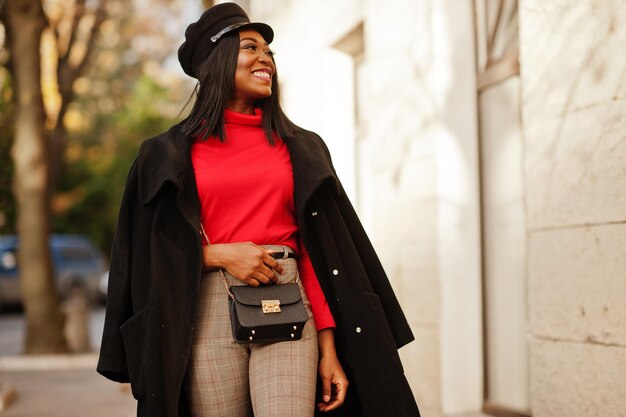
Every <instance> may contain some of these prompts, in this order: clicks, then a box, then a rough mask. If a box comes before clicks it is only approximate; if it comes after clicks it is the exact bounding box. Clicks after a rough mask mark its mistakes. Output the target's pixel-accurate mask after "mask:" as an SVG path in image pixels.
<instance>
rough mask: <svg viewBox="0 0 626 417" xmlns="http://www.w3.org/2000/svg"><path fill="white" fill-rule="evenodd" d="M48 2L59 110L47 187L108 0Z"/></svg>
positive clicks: (58, 160) (53, 175)
mask: <svg viewBox="0 0 626 417" xmlns="http://www.w3.org/2000/svg"><path fill="white" fill-rule="evenodd" d="M72 3H73V4H71V5H69V7H68V2H67V1H48V2H47V6H48V7H47V9H48V14H47V16H48V23H49V28H50V33H52V34H53V37H54V44H55V45H56V57H57V59H56V83H57V88H58V99H59V103H58V110H57V113H56V120H55V121H54V128H53V129H52V133H51V135H50V150H49V152H48V156H49V166H48V170H49V172H50V184H52V186H53V188H54V186H55V185H56V184H57V181H58V178H59V174H60V171H61V169H62V167H63V156H64V154H65V147H66V145H67V140H66V138H67V129H66V126H65V115H66V113H67V109H68V107H69V104H70V103H71V102H72V100H73V99H74V97H75V94H74V82H75V81H76V80H77V79H78V77H80V76H81V74H82V73H83V72H84V70H85V66H86V65H87V62H88V60H89V57H90V54H91V52H92V51H93V49H94V48H93V47H94V43H95V40H96V35H97V34H98V32H99V30H100V26H101V25H102V22H103V21H104V20H105V17H106V15H105V9H106V5H107V0H99V1H97V2H90V4H91V5H92V7H91V9H89V8H88V7H87V5H86V0H74V1H73V2H72Z"/></svg>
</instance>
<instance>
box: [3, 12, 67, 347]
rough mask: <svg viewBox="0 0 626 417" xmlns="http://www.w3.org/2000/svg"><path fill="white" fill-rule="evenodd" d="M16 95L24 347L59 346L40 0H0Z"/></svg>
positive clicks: (60, 334)
mask: <svg viewBox="0 0 626 417" xmlns="http://www.w3.org/2000/svg"><path fill="white" fill-rule="evenodd" d="M0 7H1V9H0V19H1V20H2V22H3V23H4V25H5V28H6V44H7V49H8V51H9V56H10V58H9V62H8V67H9V70H10V72H11V79H12V83H13V91H14V93H15V94H14V99H15V119H14V129H15V139H14V143H13V147H12V157H13V162H14V169H15V173H14V177H13V192H14V194H15V197H16V201H17V204H18V207H19V213H18V216H17V231H18V233H19V235H20V250H19V253H18V261H19V263H20V283H21V291H22V297H23V300H24V306H25V310H26V323H27V324H26V340H25V351H26V352H27V353H43V352H63V351H65V350H66V349H67V347H66V343H65V338H64V337H63V316H62V315H61V311H60V310H59V306H58V301H57V295H56V291H55V286H54V281H53V276H52V261H51V256H50V250H49V248H48V230H49V224H48V223H49V215H48V213H49V210H48V175H47V164H46V138H45V127H44V124H45V121H46V115H45V109H44V104H43V96H42V92H41V56H40V53H39V51H40V47H41V34H42V32H43V30H44V28H45V27H46V25H47V22H46V16H45V14H44V11H43V7H42V5H41V2H40V1H39V0H11V1H5V2H3V3H0Z"/></svg>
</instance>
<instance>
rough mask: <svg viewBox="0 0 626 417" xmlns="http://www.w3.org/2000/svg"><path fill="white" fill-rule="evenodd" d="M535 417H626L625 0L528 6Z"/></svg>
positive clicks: (523, 17)
mask: <svg viewBox="0 0 626 417" xmlns="http://www.w3.org/2000/svg"><path fill="white" fill-rule="evenodd" d="M520 22H521V25H520V26H521V42H520V44H521V51H520V56H521V81H522V83H521V84H522V108H523V115H522V119H523V125H524V141H525V148H524V152H525V183H526V207H527V219H528V229H527V232H528V253H529V257H528V305H529V321H530V325H529V339H530V340H529V341H530V355H531V399H532V404H531V409H532V413H533V416H536V417H544V416H545V417H553V416H581V417H583V416H584V417H590V416H598V417H600V416H601V417H617V416H624V415H626V409H625V405H626V379H625V378H624V375H626V272H625V271H626V237H625V236H626V224H625V223H626V53H625V47H626V4H625V3H624V2H623V1H622V0H603V1H591V0H584V1H576V2H572V1H566V0H560V1H543V0H524V1H522V2H521V4H520Z"/></svg>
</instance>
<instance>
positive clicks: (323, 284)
mask: <svg viewBox="0 0 626 417" xmlns="http://www.w3.org/2000/svg"><path fill="white" fill-rule="evenodd" d="M272 38H273V31H272V29H271V28H270V27H269V26H267V25H265V24H262V23H250V21H249V19H248V17H247V15H246V14H245V12H244V11H243V10H242V9H241V8H240V7H239V6H237V5H235V4H233V3H224V4H220V5H217V6H214V7H212V8H210V9H209V10H207V11H206V12H205V13H203V15H202V16H201V17H200V19H199V20H198V21H197V22H196V23H194V24H192V25H190V26H189V28H188V29H187V31H186V33H185V43H184V44H183V45H182V46H181V48H180V49H179V60H180V62H181V65H182V67H183V69H184V70H185V72H186V73H187V74H189V75H191V76H192V77H195V78H197V79H198V80H199V90H198V92H197V100H196V103H195V105H194V108H193V109H192V111H191V114H190V115H189V117H188V118H187V119H186V120H185V121H183V122H182V123H181V124H179V125H176V126H173V127H172V128H171V129H170V130H169V131H168V132H166V133H163V134H161V135H158V136H156V137H154V138H151V139H149V140H147V141H146V142H144V144H143V145H142V147H141V149H140V151H139V155H138V157H137V159H136V160H135V162H134V164H133V166H132V167H131V170H130V173H129V177H128V180H127V184H126V189H125V192H124V197H123V201H122V207H121V210H120V217H119V221H118V227H117V231H116V237H115V241H114V245H113V250H112V254H111V269H110V282H109V294H108V299H107V300H108V303H107V313H106V320H105V329H104V334H103V342H102V346H101V352H100V360H99V363H98V372H100V373H101V374H103V375H104V376H106V377H107V378H110V379H113V380H115V381H119V382H128V381H130V383H131V388H132V392H133V395H134V396H135V398H136V399H137V400H138V415H140V416H188V415H191V416H205V415H206V416H208V415H217V416H248V415H255V416H256V417H262V416H272V417H274V416H291V417H296V416H309V415H313V414H314V412H322V413H325V415H330V414H332V415H335V414H336V415H355V416H361V415H363V416H387V415H394V416H418V415H419V412H418V410H417V406H416V405H415V401H414V399H413V395H412V393H411V391H410V388H409V387H408V384H407V382H406V378H405V377H404V374H403V370H402V365H401V363H400V360H399V357H398V355H397V350H396V349H397V348H398V347H400V346H402V345H404V344H406V343H408V342H410V341H411V340H412V339H413V336H412V333H411V331H410V329H409V326H408V324H407V322H406V319H405V318H404V315H403V313H402V311H401V310H400V307H399V305H398V302H397V300H396V298H395V296H394V294H393V291H392V290H391V287H390V285H389V282H388V280H387V278H386V276H385V274H384V271H383V269H382V267H381V265H380V262H379V261H378V258H377V257H376V254H375V252H374V250H373V248H372V246H371V244H370V243H369V240H368V238H367V236H366V235H365V233H364V231H363V228H362V227H361V225H360V223H359V221H358V219H357V217H356V214H355V213H354V210H353V209H352V206H351V205H350V203H349V201H348V199H347V197H346V196H345V192H344V191H343V189H342V187H341V185H340V183H339V180H338V179H337V177H336V174H335V171H334V168H333V167H332V163H331V161H330V156H329V154H328V150H327V148H326V146H325V145H324V143H323V141H322V140H321V139H320V138H319V137H318V136H317V135H315V134H313V133H311V132H307V131H305V130H303V129H301V128H299V127H297V126H296V125H294V124H293V123H292V122H290V121H289V119H288V118H287V117H286V116H285V115H284V113H283V112H282V110H281V108H280V105H279V94H278V83H277V76H276V68H275V63H274V59H273V56H272V54H271V51H270V49H269V46H268V44H269V43H270V42H271V41H272ZM200 232H202V234H203V235H205V238H201V236H200ZM209 239H210V240H211V242H208V240H209ZM253 242H254V243H253ZM260 244H262V245H260ZM220 271H221V272H220ZM221 273H224V278H223V279H221V278H220V277H221ZM298 277H299V280H298ZM294 281H298V282H299V284H300V285H301V289H302V293H303V299H304V300H305V304H306V305H307V308H308V312H309V315H310V316H312V319H310V320H309V321H308V322H307V324H306V326H305V330H304V332H303V336H302V339H301V340H298V341H288V342H279V343H273V344H256V343H251V344H249V345H240V344H237V343H235V342H234V341H233V339H232V336H231V335H230V334H229V332H230V322H229V318H228V311H227V309H228V303H227V287H228V286H230V285H251V286H259V285H268V284H272V283H277V282H280V283H282V282H294ZM309 300H310V302H309ZM316 373H317V375H318V378H317V380H318V381H317V383H316V382H315V379H316V377H315V374H316ZM348 381H349V382H348ZM348 384H349V385H350V388H349V389H348ZM316 385H317V391H318V393H317V395H318V397H317V403H318V404H317V407H315V402H316Z"/></svg>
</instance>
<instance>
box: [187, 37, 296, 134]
mask: <svg viewBox="0 0 626 417" xmlns="http://www.w3.org/2000/svg"><path fill="white" fill-rule="evenodd" d="M238 57H239V32H233V33H229V34H228V35H226V36H224V37H223V38H221V39H220V40H219V42H217V44H216V45H215V47H214V49H213V50H212V51H211V52H210V53H209V56H208V57H207V58H206V59H205V60H204V61H203V62H202V63H200V64H199V65H198V69H197V70H196V73H197V77H198V80H199V85H198V86H196V89H195V90H194V92H193V93H192V95H195V97H196V101H195V103H194V105H193V108H192V109H191V113H189V116H187V118H186V119H185V120H184V121H183V122H182V128H183V132H185V134H186V135H188V136H190V137H193V138H195V137H199V138H200V139H202V140H206V139H207V138H209V137H211V136H213V137H217V138H219V140H221V141H222V142H223V141H224V140H225V139H226V137H225V133H224V109H226V106H227V105H228V101H229V100H230V98H231V96H232V93H233V90H234V88H235V70H236V69H237V59H238ZM272 59H273V58H272ZM255 106H256V107H259V108H260V109H261V110H262V111H263V120H262V126H263V131H264V132H265V136H266V137H267V140H268V142H269V143H271V144H273V143H274V140H273V135H272V132H273V131H276V133H278V136H280V137H281V138H284V137H293V136H294V135H295V132H296V131H297V130H298V129H299V128H298V126H296V125H295V124H294V123H293V122H292V121H291V120H289V118H288V117H287V115H285V113H284V112H283V109H282V108H281V106H280V89H279V87H278V76H277V73H276V72H274V75H273V78H272V95H271V96H269V97H267V98H264V99H260V100H257V101H256V102H255Z"/></svg>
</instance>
